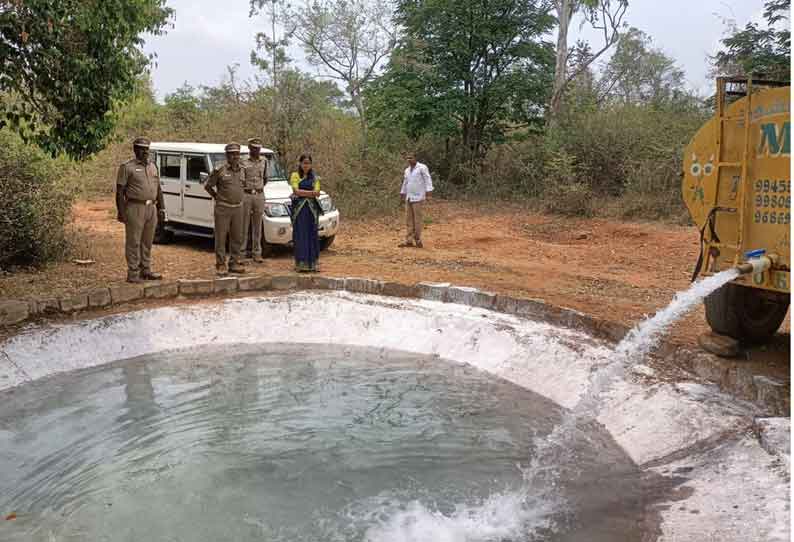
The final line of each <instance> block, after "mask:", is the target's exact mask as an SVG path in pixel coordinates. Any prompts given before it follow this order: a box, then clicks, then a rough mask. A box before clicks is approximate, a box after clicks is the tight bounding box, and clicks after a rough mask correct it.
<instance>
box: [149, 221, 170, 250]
mask: <svg viewBox="0 0 794 542" xmlns="http://www.w3.org/2000/svg"><path fill="white" fill-rule="evenodd" d="M173 239H174V233H173V232H171V231H168V230H167V229H165V224H160V223H159V222H158V223H157V228H155V230H154V243H155V244H156V245H165V244H168V243H170V242H171V241H173Z"/></svg>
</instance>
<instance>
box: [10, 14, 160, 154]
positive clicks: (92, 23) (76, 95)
mask: <svg viewBox="0 0 794 542" xmlns="http://www.w3.org/2000/svg"><path fill="white" fill-rule="evenodd" d="M171 13H172V10H171V9H169V8H167V7H166V6H165V0H24V1H23V0H3V1H2V2H0V94H5V96H6V99H3V100H0V127H1V126H4V125H8V126H10V127H11V128H12V129H14V130H16V131H17V132H19V133H20V134H21V135H23V136H24V137H26V138H29V137H33V138H35V139H36V141H37V142H38V143H39V144H40V145H41V146H43V147H44V148H45V149H47V150H48V151H50V152H51V153H57V152H65V153H67V154H69V155H71V156H73V157H75V158H82V157H85V156H86V155H89V154H91V153H93V152H96V151H97V150H99V149H100V148H101V146H102V144H103V142H104V140H105V138H106V136H107V135H108V134H109V133H110V132H111V130H112V128H113V115H110V114H109V113H110V112H111V110H112V109H113V105H114V103H115V102H117V101H121V100H124V99H126V98H128V97H129V96H130V95H131V94H132V93H133V91H134V89H135V85H136V78H137V77H139V76H140V75H141V74H142V73H143V72H144V71H145V68H146V66H147V64H148V60H150V59H147V58H146V57H145V56H144V55H143V53H142V52H141V50H140V47H141V45H142V44H143V40H142V38H141V34H142V33H144V32H149V33H153V34H160V33H161V32H162V29H163V27H164V25H165V24H166V22H167V21H168V19H169V17H170V15H171Z"/></svg>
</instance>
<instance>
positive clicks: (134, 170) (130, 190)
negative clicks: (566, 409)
mask: <svg viewBox="0 0 794 542" xmlns="http://www.w3.org/2000/svg"><path fill="white" fill-rule="evenodd" d="M116 184H117V185H118V186H119V187H121V188H120V189H121V190H123V191H124V195H125V197H126V198H127V199H128V200H138V201H145V200H152V201H154V202H157V201H158V200H159V196H160V175H159V174H158V173H157V168H156V167H155V165H154V164H152V163H148V164H144V163H143V162H140V161H138V159H137V158H133V159H132V160H129V161H127V162H124V163H123V164H121V166H119V173H118V176H117V178H116Z"/></svg>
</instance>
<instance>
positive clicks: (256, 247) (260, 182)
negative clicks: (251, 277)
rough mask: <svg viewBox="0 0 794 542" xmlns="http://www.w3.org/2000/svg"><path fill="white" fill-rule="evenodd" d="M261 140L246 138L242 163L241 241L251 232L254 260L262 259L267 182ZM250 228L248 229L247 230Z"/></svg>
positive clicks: (246, 240)
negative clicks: (243, 174)
mask: <svg viewBox="0 0 794 542" xmlns="http://www.w3.org/2000/svg"><path fill="white" fill-rule="evenodd" d="M261 151H262V141H261V140H260V139H259V138H257V137H254V138H251V139H249V140H248V152H249V153H250V154H249V157H248V159H246V160H245V161H244V163H243V168H244V169H245V186H244V187H243V192H244V193H245V195H244V196H243V243H247V242H248V234H249V231H250V234H251V253H252V254H253V258H254V262H255V263H261V262H262V261H263V260H262V213H264V212H265V184H267V176H266V175H267V174H266V171H267V159H265V158H262V157H261V155H260V152H261ZM249 228H250V230H249Z"/></svg>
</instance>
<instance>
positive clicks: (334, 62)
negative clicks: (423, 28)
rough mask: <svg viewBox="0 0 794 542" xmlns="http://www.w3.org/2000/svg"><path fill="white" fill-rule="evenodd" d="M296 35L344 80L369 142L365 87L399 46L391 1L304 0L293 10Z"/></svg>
mask: <svg viewBox="0 0 794 542" xmlns="http://www.w3.org/2000/svg"><path fill="white" fill-rule="evenodd" d="M289 19H290V20H291V21H293V23H294V27H293V28H292V29H291V35H292V36H294V37H295V39H296V40H298V42H299V43H300V44H301V45H302V46H303V48H304V50H305V52H306V55H307V60H308V61H309V62H310V63H312V64H313V65H314V66H318V67H319V68H320V69H321V70H322V72H321V74H322V75H324V76H327V77H330V78H331V79H336V80H339V81H341V82H342V83H343V86H344V90H345V92H347V94H348V95H349V96H350V100H351V102H352V104H353V107H355V109H356V112H357V113H358V118H359V123H360V127H361V136H362V141H363V147H362V148H363V149H364V150H366V147H367V139H368V135H367V131H368V127H367V108H366V103H365V101H364V87H365V86H366V85H367V84H368V83H369V82H370V81H372V80H373V79H374V78H375V76H376V75H377V73H376V70H377V69H378V68H379V67H380V66H381V65H382V64H383V62H384V60H385V59H386V58H387V57H388V56H389V54H390V53H391V52H392V50H393V49H394V46H395V44H396V34H395V29H394V28H393V26H392V25H391V20H392V9H391V5H390V3H389V1H388V0H305V1H303V2H302V3H301V4H300V5H299V6H298V7H297V8H295V9H294V10H292V11H291V13H290V17H289Z"/></svg>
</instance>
